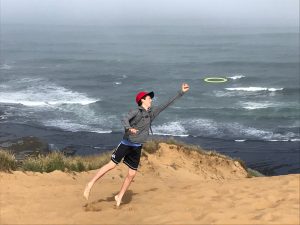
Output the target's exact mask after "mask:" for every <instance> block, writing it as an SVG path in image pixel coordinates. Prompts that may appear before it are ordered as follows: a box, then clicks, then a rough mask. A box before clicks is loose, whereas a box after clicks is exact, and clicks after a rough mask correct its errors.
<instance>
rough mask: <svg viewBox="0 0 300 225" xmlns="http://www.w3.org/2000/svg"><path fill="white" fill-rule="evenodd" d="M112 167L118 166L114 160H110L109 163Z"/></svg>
mask: <svg viewBox="0 0 300 225" xmlns="http://www.w3.org/2000/svg"><path fill="white" fill-rule="evenodd" d="M107 165H108V166H109V167H110V168H111V169H113V168H115V167H116V166H117V164H116V163H114V162H113V161H110V162H109V163H108V164H107Z"/></svg>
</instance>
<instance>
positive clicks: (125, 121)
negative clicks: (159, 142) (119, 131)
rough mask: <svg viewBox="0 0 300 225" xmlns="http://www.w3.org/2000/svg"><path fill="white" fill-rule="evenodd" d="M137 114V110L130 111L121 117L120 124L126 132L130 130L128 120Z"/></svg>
mask: <svg viewBox="0 0 300 225" xmlns="http://www.w3.org/2000/svg"><path fill="white" fill-rule="evenodd" d="M137 113H138V110H137V109H131V110H130V111H129V112H128V113H127V114H126V115H125V116H123V118H122V120H121V122H122V125H123V126H124V128H125V129H126V130H128V129H130V128H132V127H131V126H130V124H129V120H131V119H132V118H133V117H135V116H136V114H137Z"/></svg>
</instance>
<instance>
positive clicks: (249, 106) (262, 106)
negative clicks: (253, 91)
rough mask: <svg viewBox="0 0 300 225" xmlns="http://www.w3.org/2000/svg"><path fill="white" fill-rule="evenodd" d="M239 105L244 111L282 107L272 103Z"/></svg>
mask: <svg viewBox="0 0 300 225" xmlns="http://www.w3.org/2000/svg"><path fill="white" fill-rule="evenodd" d="M239 105H241V106H242V108H244V109H248V110H255V109H266V108H271V107H279V106H283V103H281V104H280V103H274V102H240V103H239Z"/></svg>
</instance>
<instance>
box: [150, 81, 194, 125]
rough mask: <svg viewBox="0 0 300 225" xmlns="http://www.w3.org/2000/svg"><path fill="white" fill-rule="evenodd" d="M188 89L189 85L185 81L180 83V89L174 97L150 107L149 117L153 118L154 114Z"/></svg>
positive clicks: (156, 114)
mask: <svg viewBox="0 0 300 225" xmlns="http://www.w3.org/2000/svg"><path fill="white" fill-rule="evenodd" d="M189 89H190V86H189V85H188V84H186V83H183V84H182V85H181V90H180V91H178V93H177V94H176V95H175V96H174V97H172V98H170V99H169V100H168V101H166V102H165V103H163V104H161V105H159V106H154V107H152V116H151V117H152V118H151V119H152V120H153V119H154V118H155V117H156V116H158V114H159V113H160V112H162V111H163V110H164V109H166V108H167V107H168V106H170V105H171V104H172V103H173V102H174V101H175V100H176V99H178V98H180V97H181V96H183V95H184V93H186V92H187V91H189Z"/></svg>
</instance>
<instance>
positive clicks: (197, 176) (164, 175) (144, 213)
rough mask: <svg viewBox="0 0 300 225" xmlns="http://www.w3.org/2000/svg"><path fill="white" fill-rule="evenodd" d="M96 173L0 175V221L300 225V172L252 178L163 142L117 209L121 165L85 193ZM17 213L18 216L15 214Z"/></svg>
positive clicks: (232, 165)
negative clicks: (86, 196) (88, 196)
mask: <svg viewBox="0 0 300 225" xmlns="http://www.w3.org/2000/svg"><path fill="white" fill-rule="evenodd" d="M95 173H96V170H92V171H88V172H82V173H72V172H70V173H65V172H61V171H54V172H52V173H43V174H42V173H34V172H26V173H24V172H21V171H14V172H12V173H4V172H1V173H0V178H1V179H0V182H1V184H0V188H1V198H0V199H1V200H0V201H1V205H0V206H1V210H0V213H1V214H0V215H1V217H0V218H1V220H0V222H1V224H299V222H300V221H299V187H300V183H299V182H300V174H290V175H282V176H271V177H251V178H249V175H247V172H246V171H245V169H244V168H243V167H242V166H241V165H240V164H239V163H238V162H237V161H234V160H230V159H227V158H226V157H225V158H224V157H220V156H218V154H217V155H214V154H211V155H199V154H196V153H189V154H188V153H187V152H184V151H181V150H180V149H179V150H178V148H176V146H173V145H167V144H160V148H159V150H158V151H157V152H156V153H155V154H148V153H144V154H143V157H142V160H141V166H140V168H139V170H138V173H137V176H136V177H135V178H134V181H133V183H132V184H131V186H130V187H129V190H128V191H127V192H126V193H125V196H124V198H123V201H122V204H121V205H120V207H119V208H117V207H116V206H115V201H114V195H116V194H117V192H118V191H119V188H120V187H121V184H122V182H123V179H124V177H125V176H126V173H127V167H126V166H125V165H124V164H123V163H121V164H120V165H119V166H117V168H116V169H114V170H113V171H110V172H109V173H108V174H106V175H105V176H104V177H103V178H102V179H101V180H100V181H98V182H97V183H96V184H95V186H94V187H93V189H92V191H91V193H90V198H89V200H88V201H87V200H85V199H84V198H83V196H82V193H83V190H84V187H85V185H86V183H87V182H88V181H89V180H90V179H91V178H92V177H93V176H94V175H95ZM16 215H17V216H16Z"/></svg>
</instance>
